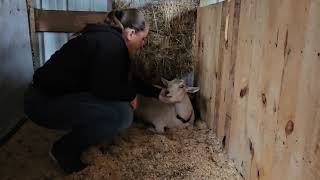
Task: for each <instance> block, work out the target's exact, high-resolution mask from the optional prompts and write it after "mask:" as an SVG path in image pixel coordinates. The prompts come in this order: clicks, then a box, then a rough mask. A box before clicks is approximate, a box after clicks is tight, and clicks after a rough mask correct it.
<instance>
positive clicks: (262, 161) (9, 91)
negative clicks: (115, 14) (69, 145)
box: [0, 0, 320, 180]
mask: <svg viewBox="0 0 320 180" xmlns="http://www.w3.org/2000/svg"><path fill="white" fill-rule="evenodd" d="M128 2H129V1H127V2H126V1H122V2H121V3H120V4H119V2H113V3H112V2H111V1H103V2H102V1H81V2H80V1H71V0H68V1H58V0H57V1H44V0H42V1H33V2H31V1H27V2H20V1H19V2H18V1H3V2H1V27H2V28H3V31H2V32H4V33H3V35H2V39H4V40H3V41H1V49H2V51H1V55H3V57H4V58H2V61H4V65H5V66H1V68H0V69H1V71H0V72H1V76H2V81H1V98H0V99H1V106H2V107H4V108H2V111H1V116H2V118H1V124H2V126H1V128H2V129H3V130H1V140H2V144H3V145H2V146H1V147H0V148H1V149H0V167H1V168H0V175H1V177H2V178H1V179H250V180H251V179H308V180H309V179H310V180H313V179H319V178H320V171H319V168H320V164H319V157H320V155H319V153H320V150H319V149H320V148H319V146H320V139H319V137H320V121H319V113H318V112H320V111H319V97H318V94H319V88H320V86H319V84H320V82H319V80H318V78H317V77H318V76H319V71H317V68H318V67H319V60H320V49H319V47H318V46H319V45H318V43H319V40H320V39H319V36H318V31H319V30H320V24H319V21H318V20H317V17H318V16H319V12H320V11H319V10H320V3H319V1H317V0H303V1H292V0H283V1H277V0H268V1H267V0H259V1H257V0H256V1H255V0H226V1H224V2H217V1H200V2H198V3H199V4H197V5H195V6H192V7H188V8H187V9H184V8H185V7H186V6H185V4H186V3H190V2H191V1H185V2H184V3H182V4H183V6H182V5H181V3H180V5H181V6H177V4H179V2H178V3H177V1H166V3H167V5H168V4H169V5H171V7H172V6H173V4H174V3H176V4H174V5H176V6H175V7H176V8H175V9H173V10H176V11H171V13H172V12H174V13H176V14H175V15H174V16H172V19H171V20H172V21H173V22H172V21H170V19H169V21H163V19H162V18H163V17H162V16H161V15H163V14H165V12H167V13H168V12H170V11H168V9H164V8H159V7H160V6H161V5H164V4H166V3H163V2H162V3H161V2H160V4H159V2H158V1H154V2H153V4H151V6H150V4H147V3H146V2H142V1H130V3H128ZM117 3H118V4H117ZM157 3H158V4H157ZM170 3H171V4H170ZM172 3H173V4H172ZM192 3H194V1H192ZM112 4H113V5H112ZM27 5H28V6H27ZM27 7H29V8H27ZM121 7H141V8H142V9H143V8H144V7H145V9H144V11H145V13H146V14H147V15H148V17H150V16H151V18H150V19H149V21H150V23H151V28H152V30H153V31H151V32H150V35H149V36H150V37H149V38H150V39H149V40H148V42H147V44H146V46H145V47H143V48H144V51H143V52H141V54H139V55H138V57H137V58H140V59H141V60H140V62H142V64H138V65H137V66H136V68H137V69H138V72H140V73H141V72H142V74H141V75H142V76H146V77H147V80H148V81H157V80H158V79H159V77H160V76H166V77H167V78H173V76H178V77H180V78H184V79H185V80H186V81H187V82H188V84H195V85H197V86H199V87H200V88H201V89H200V92H199V93H198V94H197V95H196V96H195V97H194V98H195V103H194V107H195V108H196V109H197V110H198V112H199V118H198V119H199V120H198V121H196V123H195V125H194V126H192V127H188V128H187V129H182V130H178V129H172V130H168V131H166V132H165V133H164V134H157V133H153V132H150V131H148V130H146V128H145V126H143V125H141V124H139V123H135V124H134V125H133V126H132V127H131V128H130V129H129V130H128V131H127V132H126V133H124V134H121V135H119V137H117V138H116V141H115V143H114V144H113V145H112V147H111V151H107V150H106V148H105V147H104V145H103V144H101V145H97V146H95V147H92V148H90V149H89V150H88V151H87V152H86V153H85V154H84V156H83V161H85V162H87V163H89V164H90V166H89V167H88V168H86V169H85V170H83V171H82V172H79V173H75V174H72V175H70V176H66V177H65V176H64V175H63V174H62V173H61V171H60V170H59V169H58V168H57V167H56V166H54V164H53V163H52V162H50V159H49V157H48V155H47V152H48V150H49V148H50V146H51V143H52V142H53V141H54V140H55V139H57V138H58V137H59V136H61V135H62V134H63V133H64V132H55V131H52V130H47V129H44V128H41V127H38V126H36V125H34V124H32V123H31V122H29V121H28V120H26V119H24V118H23V113H22V110H21V109H22V108H21V106H22V105H21V102H22V101H21V99H22V94H23V89H24V88H25V87H26V85H27V83H28V82H29V81H30V79H31V75H32V71H33V68H35V69H36V68H38V67H40V66H41V65H43V63H44V62H45V60H46V59H48V58H49V57H50V56H51V54H52V53H53V52H54V51H55V50H57V49H58V48H59V47H60V46H61V45H62V44H63V43H64V42H66V41H67V40H68V38H69V37H70V35H71V33H73V32H76V31H78V30H79V29H81V28H82V27H83V26H84V25H85V24H86V23H92V22H99V21H101V20H102V19H103V18H104V15H105V12H104V11H108V10H111V9H112V8H121ZM150 7H151V8H150ZM157 7H158V8H157ZM51 8H53V9H51ZM148 8H149V9H148ZM193 8H197V12H196V14H197V16H196V17H195V16H193V15H194V14H195V13H192V11H193ZM49 9H50V10H49ZM150 9H151V10H152V11H153V12H152V11H150ZM157 10H158V11H157ZM159 10H164V11H165V12H161V11H160V12H159ZM171 10H172V9H171ZM182 10H184V11H182ZM83 11H84V12H83ZM154 11H156V12H154ZM190 11H191V13H190ZM27 12H29V13H27ZM186 12H187V13H186ZM188 12H189V13H188ZM157 13H158V14H157ZM155 15H156V16H155ZM169 15H170V14H169ZM171 15H172V14H171ZM152 16H153V17H152ZM28 17H29V21H28ZM181 17H189V19H188V18H187V23H183V22H185V18H181ZM190 19H191V20H190ZM193 19H194V20H193ZM195 19H196V21H195ZM179 20H181V21H180V22H179ZM12 21H15V22H20V23H9V22H12ZM177 22H179V23H180V25H181V26H179V23H177ZM166 23H167V24H166ZM172 23H173V24H174V25H175V26H173V24H172ZM188 23H192V24H191V25H190V24H189V25H188V26H187V27H183V25H185V24H188ZM18 24H19V27H18ZM158 24H160V25H164V27H159V26H158ZM3 25H5V26H3ZM166 25H167V26H166ZM28 26H29V27H28ZM171 26H172V28H176V29H177V26H178V27H182V28H185V29H186V28H187V30H186V31H183V32H184V34H183V36H179V34H174V33H177V32H176V31H172V34H171V33H169V34H168V32H170V27H171ZM168 27H169V29H166V28H168ZM185 29H184V30H185ZM193 29H194V30H193ZM179 30H181V29H179ZM16 34H19V35H20V36H16ZM174 37H176V38H174ZM9 38H11V39H15V40H16V41H9V40H8V39H9ZM179 38H181V39H179ZM174 39H178V40H179V42H182V43H180V44H179V43H174V42H175V41H174ZM154 42H157V43H158V44H156V43H154ZM190 42H191V43H190ZM183 43H188V45H190V44H191V46H187V47H186V46H183V45H182V44H183ZM154 47H158V48H157V49H156V48H154ZM14 48H15V50H16V51H13V49H14ZM174 48H177V51H175V52H169V49H174ZM31 49H32V51H31ZM155 49H156V50H157V52H155ZM16 52H19V53H16ZM146 52H148V53H151V54H152V53H153V55H155V56H154V57H155V58H154V59H152V61H151V62H148V61H146V60H144V59H150V58H152V56H151V57H150V55H148V53H146ZM164 52H169V53H167V54H165V53H164ZM184 52H187V53H184ZM190 52H191V53H190ZM4 53H6V54H4ZM31 53H32V54H31ZM158 54H164V55H163V56H157V55H158ZM182 54H183V56H182ZM170 55H171V56H170ZM179 55H181V56H179ZM172 57H184V59H179V61H177V62H175V63H173V64H170V60H171V61H174V60H177V58H175V59H173V60H172V59H170V58H172ZM168 61H169V62H168ZM32 62H33V68H32ZM166 62H167V63H166ZM179 62H183V63H179ZM141 69H144V70H145V69H147V70H145V71H141ZM17 74H19V76H18V75H17ZM150 76H151V77H152V78H151V79H150V78H149V79H148V77H150ZM21 119H22V120H21Z"/></svg>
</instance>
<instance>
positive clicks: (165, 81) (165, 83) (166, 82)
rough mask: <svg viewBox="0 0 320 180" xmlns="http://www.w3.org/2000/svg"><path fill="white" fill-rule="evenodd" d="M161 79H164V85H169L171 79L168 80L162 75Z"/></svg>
mask: <svg viewBox="0 0 320 180" xmlns="http://www.w3.org/2000/svg"><path fill="white" fill-rule="evenodd" d="M161 81H162V83H163V85H165V86H168V85H169V81H168V80H166V79H165V78H163V77H161Z"/></svg>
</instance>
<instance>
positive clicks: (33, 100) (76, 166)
mask: <svg viewBox="0 0 320 180" xmlns="http://www.w3.org/2000/svg"><path fill="white" fill-rule="evenodd" d="M148 31H149V27H148V25H147V23H146V22H145V19H144V16H143V14H142V13H141V12H140V11H139V10H137V9H126V10H122V11H113V12H110V13H109V14H108V15H107V18H106V20H105V22H104V23H103V24H94V25H88V26H86V27H85V28H84V29H83V30H82V31H81V32H80V33H78V36H76V37H75V38H73V39H71V40H70V41H68V42H67V43H66V44H65V45H64V46H63V47H62V48H61V49H60V50H58V51H57V52H55V54H54V55H52V56H51V58H50V59H49V60H48V61H47V62H46V63H45V65H44V66H43V67H41V68H39V69H38V70H37V71H36V72H35V74H34V77H33V83H32V86H31V87H30V88H29V89H28V90H27V92H26V94H25V113H26V114H27V116H28V117H29V118H30V119H31V120H32V121H33V122H35V123H36V124H38V125H41V126H44V127H47V128H51V129H59V130H69V133H68V134H66V135H64V136H63V137H62V138H60V139H59V140H57V141H56V142H54V144H53V146H52V149H51V150H50V155H51V157H52V158H53V159H54V160H55V161H56V162H57V163H58V164H59V165H60V167H61V168H62V169H63V170H64V172H65V173H72V172H76V171H80V170H82V169H83V168H85V167H86V165H85V164H84V163H83V162H82V161H81V159H80V156H81V153H82V152H83V151H84V150H85V149H86V148H88V147H89V146H90V145H93V144H96V143H99V142H102V141H103V142H105V143H110V142H111V141H112V139H113V137H114V136H115V135H117V133H119V131H121V130H124V129H125V128H127V127H128V126H129V125H130V124H131V122H132V120H133V109H135V108H136V101H135V97H136V93H140V94H142V95H145V96H149V97H156V98H159V99H160V100H161V101H163V102H166V103H171V102H170V101H169V100H168V99H167V98H166V97H165V95H163V94H164V90H162V91H160V90H159V89H157V88H155V87H152V86H149V85H146V84H144V83H143V82H142V81H139V80H130V79H129V66H130V59H129V54H130V53H133V52H135V51H136V50H137V49H138V48H139V47H141V46H142V45H143V43H144V40H145V38H146V37H147V35H148ZM129 102H131V103H129Z"/></svg>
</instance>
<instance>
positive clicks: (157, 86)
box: [153, 84, 163, 89]
mask: <svg viewBox="0 0 320 180" xmlns="http://www.w3.org/2000/svg"><path fill="white" fill-rule="evenodd" d="M153 86H154V87H156V88H159V89H162V88H163V87H162V86H159V85H156V84H154V85H153Z"/></svg>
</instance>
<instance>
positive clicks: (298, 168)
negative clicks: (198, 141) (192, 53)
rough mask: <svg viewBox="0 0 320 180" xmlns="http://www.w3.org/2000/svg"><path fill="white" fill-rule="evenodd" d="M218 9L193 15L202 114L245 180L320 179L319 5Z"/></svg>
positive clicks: (244, 4) (243, 3)
mask: <svg viewBox="0 0 320 180" xmlns="http://www.w3.org/2000/svg"><path fill="white" fill-rule="evenodd" d="M219 7H220V5H219V4H217V5H213V6H208V7H205V8H200V9H199V12H198V13H199V14H200V16H199V17H198V29H197V31H198V32H197V37H198V39H197V41H198V51H196V52H197V53H198V55H200V56H198V61H199V65H198V66H199V69H198V70H199V72H198V74H199V76H198V77H197V78H198V82H199V85H200V87H201V86H204V89H203V91H202V92H201V93H202V94H201V95H202V96H200V100H199V102H200V108H201V113H202V116H201V117H202V118H204V119H206V120H207V121H208V123H209V124H210V127H214V129H216V131H217V135H218V137H219V138H220V139H221V140H222V141H223V144H224V145H225V147H226V149H227V151H228V155H229V157H230V158H231V159H233V160H234V161H235V163H236V166H237V168H238V170H239V172H240V173H241V174H242V175H243V176H244V177H245V178H246V179H250V180H251V179H253V180H256V179H264V180H269V179H274V180H277V179H279V180H280V179H281V180H282V179H288V180H289V179H290V180H291V179H297V180H300V179H308V180H309V179H310V180H316V179H320V172H319V168H320V161H319V160H320V78H319V77H320V71H319V69H320V48H319V47H320V36H319V29H320V21H319V20H318V18H317V17H319V16H320V13H319V12H320V2H319V1H317V0H306V1H298V0H294V1H292V0H282V1H278V0H268V1H256V0H237V1H235V0H231V1H228V2H226V3H224V5H223V7H222V11H218V12H219V13H221V15H217V14H216V11H215V10H216V9H217V8H219ZM210 9H212V10H211V11H210ZM205 12H207V13H205ZM217 17H219V18H220V17H221V18H222V19H221V22H222V23H221V27H220V28H219V27H216V23H213V22H215V21H213V19H216V18H217ZM224 18H225V20H223V19H224ZM209 19H211V23H208V21H209ZM210 25H214V27H215V28H214V29H215V30H214V31H210V30H212V27H210ZM218 29H220V31H221V32H220V34H219V33H217V31H218ZM221 34H224V38H221ZM212 36H213V37H212ZM207 41H208V43H202V42H207ZM209 41H210V43H209ZM212 41H218V42H212ZM217 46H219V47H217ZM217 48H219V49H220V50H219V52H218V54H213V52H216V51H215V49H217ZM216 53H217V52H216ZM216 58H218V59H216ZM209 59H210V60H209ZM215 74H217V76H215ZM209 88H211V91H210V90H209ZM208 97H210V98H211V99H210V98H208ZM208 99H209V100H208ZM201 103H202V104H201Z"/></svg>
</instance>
